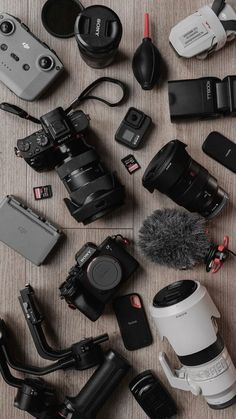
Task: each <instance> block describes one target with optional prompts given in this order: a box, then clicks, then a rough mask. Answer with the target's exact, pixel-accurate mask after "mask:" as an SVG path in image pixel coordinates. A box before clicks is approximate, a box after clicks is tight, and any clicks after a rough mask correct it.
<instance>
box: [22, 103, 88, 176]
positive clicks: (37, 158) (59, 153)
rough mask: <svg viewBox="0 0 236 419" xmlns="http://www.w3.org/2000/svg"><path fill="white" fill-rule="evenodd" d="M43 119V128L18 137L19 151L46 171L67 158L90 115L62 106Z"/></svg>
mask: <svg viewBox="0 0 236 419" xmlns="http://www.w3.org/2000/svg"><path fill="white" fill-rule="evenodd" d="M40 122H41V124H42V129H41V130H39V131H37V132H35V133H33V134H31V135H29V136H28V137H26V138H24V139H20V140H18V141H17V148H16V149H15V151H16V155H17V156H19V157H23V158H24V160H25V161H26V163H28V164H29V166H30V167H32V168H33V169H34V170H36V171H37V172H44V171H48V170H52V169H55V167H56V166H57V165H59V164H60V163H62V162H63V160H64V159H65V157H66V153H68V152H69V151H70V149H71V146H72V144H71V142H72V141H73V140H76V139H79V138H81V135H82V133H84V132H85V131H86V129H87V128H88V126H89V117H88V116H87V115H85V114H84V112H83V111H74V112H72V113H71V114H70V115H67V114H66V113H65V111H64V110H63V109H62V108H61V107H59V108H56V109H54V110H53V111H51V112H48V113H47V114H45V115H43V116H42V117H41V118H40ZM62 146H64V147H62ZM77 148H78V145H77Z"/></svg>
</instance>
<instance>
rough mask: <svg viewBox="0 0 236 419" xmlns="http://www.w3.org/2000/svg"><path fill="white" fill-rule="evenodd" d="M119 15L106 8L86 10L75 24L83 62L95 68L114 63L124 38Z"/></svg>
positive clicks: (96, 7)
mask: <svg viewBox="0 0 236 419" xmlns="http://www.w3.org/2000/svg"><path fill="white" fill-rule="evenodd" d="M122 32H123V29H122V24H121V21H120V19H119V17H118V16H117V14H116V13H115V12H114V11H113V10H111V9H109V8H108V7H105V6H90V7H87V8H86V9H84V10H83V11H82V12H81V13H80V14H79V16H78V17H77V19H76V22H75V38H76V41H77V43H78V46H79V50H80V54H81V56H82V58H83V60H84V61H85V62H86V63H87V64H88V65H89V66H90V67H93V68H104V67H107V66H108V65H110V64H111V63H112V61H113V60H114V58H115V55H116V52H117V49H118V47H119V44H120V41H121V38H122Z"/></svg>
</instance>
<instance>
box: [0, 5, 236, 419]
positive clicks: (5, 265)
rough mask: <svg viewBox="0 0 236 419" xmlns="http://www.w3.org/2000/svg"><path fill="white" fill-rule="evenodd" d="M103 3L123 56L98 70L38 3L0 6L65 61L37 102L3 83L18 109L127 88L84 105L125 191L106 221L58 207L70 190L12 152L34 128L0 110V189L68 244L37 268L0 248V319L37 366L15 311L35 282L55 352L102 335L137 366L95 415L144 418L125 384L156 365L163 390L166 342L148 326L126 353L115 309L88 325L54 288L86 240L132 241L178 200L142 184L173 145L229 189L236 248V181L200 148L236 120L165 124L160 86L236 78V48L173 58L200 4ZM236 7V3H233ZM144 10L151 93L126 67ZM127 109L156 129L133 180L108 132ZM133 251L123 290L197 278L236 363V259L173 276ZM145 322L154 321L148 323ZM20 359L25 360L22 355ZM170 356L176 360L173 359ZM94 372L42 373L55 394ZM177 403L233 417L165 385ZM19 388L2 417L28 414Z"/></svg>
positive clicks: (3, 395) (228, 219)
mask: <svg viewBox="0 0 236 419" xmlns="http://www.w3.org/2000/svg"><path fill="white" fill-rule="evenodd" d="M94 3H95V2H94V1H92V0H84V5H90V4H94ZM99 3H102V4H105V5H106V6H110V7H111V8H113V9H114V10H115V11H116V12H117V13H118V15H119V16H120V18H121V20H122V22H123V26H124V36H123V39H122V42H121V52H122V59H121V57H120V59H119V60H118V61H117V62H116V63H115V64H113V65H112V66H111V67H109V68H107V69H105V70H104V71H103V70H93V69H90V68H89V67H87V66H86V65H85V63H84V62H83V61H82V60H81V58H80V55H79V51H78V49H77V46H76V43H75V40H74V39H70V40H60V39H56V38H53V37H52V36H50V35H49V34H48V33H47V32H46V31H45V29H44V28H43V26H42V24H41V19H40V12H41V8H42V6H43V4H44V0H37V1H35V0H21V1H18V0H0V6H1V10H2V11H6V12H8V13H11V14H13V15H15V16H18V17H19V18H20V19H21V20H22V21H23V22H24V23H26V24H27V25H28V26H29V27H30V28H31V30H32V31H33V32H34V33H35V34H36V35H38V36H39V37H40V38H41V39H42V40H44V41H45V42H47V43H48V44H49V45H50V46H51V47H52V48H53V49H55V51H57V53H58V55H59V56H60V57H61V59H62V61H63V62H64V64H65V66H66V68H67V71H68V75H67V77H65V78H64V79H63V78H62V79H61V81H60V82H59V83H57V85H56V88H55V87H54V88H52V89H51V90H50V94H48V95H47V97H44V98H42V99H41V100H39V101H36V102H34V103H30V104H27V103H24V102H23V101H21V100H20V99H18V98H17V97H15V96H14V95H13V94H12V93H11V92H10V91H9V90H7V88H6V87H4V86H3V85H1V90H0V100H1V102H3V101H6V102H7V101H8V102H11V103H15V104H17V105H20V106H23V107H24V108H26V109H28V110H30V112H31V113H32V114H34V115H36V116H40V115H42V114H44V113H46V112H47V111H49V110H51V109H53V108H55V107H57V106H58V105H61V106H67V104H68V103H70V102H71V100H72V99H73V98H74V97H75V95H76V94H78V93H79V92H81V91H82V89H84V88H85V87H86V86H87V85H88V84H89V83H91V82H92V81H93V80H95V79H96V78H98V77H100V76H102V75H106V76H111V77H116V78H119V79H121V80H124V81H125V82H126V83H127V84H128V85H129V88H130V98H129V102H128V103H127V104H126V105H125V106H123V107H120V108H114V109H108V108H105V107H104V106H103V105H101V104H99V103H96V102H89V103H86V104H85V105H84V106H83V110H84V111H86V112H88V113H89V114H90V117H91V127H92V129H93V131H94V134H95V138H96V141H97V142H98V144H97V146H98V150H100V152H101V155H102V156H104V159H105V160H106V161H107V163H108V164H109V165H110V167H113V168H114V169H115V170H116V171H117V172H118V174H119V177H120V179H121V180H122V181H123V183H124V184H125V185H126V188H127V191H128V199H127V205H126V206H124V207H123V208H122V209H121V210H119V211H117V212H115V213H114V214H113V215H112V216H109V217H108V218H104V219H102V220H100V221H98V222H96V223H93V224H91V225H89V226H88V228H85V227H83V226H82V225H80V224H77V223H76V222H75V221H74V220H73V219H72V217H71V216H70V215H69V213H68V212H67V209H66V207H65V205H64V204H63V201H62V200H63V198H64V197H65V196H66V190H65V188H64V186H63V185H62V183H61V182H60V180H59V178H58V177H57V175H56V173H55V172H50V173H44V174H37V173H36V172H34V171H33V170H31V169H30V168H29V167H27V165H26V163H25V162H24V161H23V160H21V159H17V158H16V157H15V155H14V152H13V147H14V146H15V144H16V140H17V139H18V138H23V137H25V136H26V135H29V134H30V133H32V132H34V131H35V130H36V129H37V126H34V125H33V124H32V123H30V122H28V123H27V122H26V121H24V120H21V119H17V118H14V117H13V116H11V115H7V114H3V113H1V115H0V117H1V133H0V138H1V139H0V141H1V148H0V192H1V195H5V194H13V195H16V196H17V197H18V198H20V199H22V200H25V201H26V202H27V203H28V204H29V206H31V207H32V208H34V209H35V210H36V211H39V212H40V213H41V214H43V215H45V217H47V218H49V219H51V220H52V221H54V222H56V223H58V224H59V225H60V226H61V227H63V228H64V230H65V233H66V236H67V240H66V242H65V243H64V244H63V245H62V247H61V248H60V249H59V250H58V252H57V253H56V255H55V256H54V257H53V258H52V260H51V262H50V263H49V264H48V265H45V266H42V267H40V268H38V267H35V266H33V265H32V264H31V263H30V262H27V261H25V260H24V259H23V258H22V257H21V256H19V255H17V254H16V253H14V252H13V251H12V250H10V249H8V248H7V247H5V246H4V245H2V244H0V261H1V264H0V269H1V270H0V277H1V292H0V315H1V317H2V318H4V319H5V320H6V322H7V323H8V324H9V325H10V326H11V327H12V329H13V331H14V332H15V334H16V338H17V340H18V343H19V348H20V350H18V348H15V355H16V356H18V357H19V358H21V359H22V360H25V361H27V362H32V363H36V364H37V365H43V364H44V363H43V362H42V360H41V359H40V358H39V357H38V355H37V354H36V350H35V348H34V346H33V344H32V340H31V337H30V336H29V332H28V330H27V327H26V324H25V321H24V318H23V315H22V312H21V308H20V305H19V303H18V299H17V297H18V293H19V290H20V289H21V288H23V287H24V285H25V283H29V282H30V283H31V284H32V286H33V287H34V288H35V290H36V292H37V295H38V298H39V301H40V302H41V303H42V307H43V308H44V311H45V314H46V318H47V319H48V320H49V322H50V325H51V327H52V328H53V330H54V335H55V336H54V337H50V336H49V340H50V342H51V343H52V344H54V345H58V346H62V347H64V346H66V345H70V344H72V343H73V342H76V341H78V340H79V339H80V338H82V337H83V336H91V335H93V336H96V335H97V334H99V333H103V332H108V333H109V335H110V339H111V345H112V346H114V348H116V349H118V350H120V351H121V352H122V353H123V354H124V355H125V356H126V357H127V358H128V359H129V360H130V362H131V363H132V364H133V367H134V370H133V371H132V372H131V373H130V374H129V377H128V378H127V380H126V381H125V382H123V384H122V385H121V386H120V388H119V390H118V391H117V393H116V394H115V395H114V397H113V398H112V399H111V400H110V401H109V402H108V403H107V405H106V407H105V408H104V409H103V411H102V413H101V414H100V416H99V417H100V418H101V419H128V418H133V419H141V418H145V417H146V416H145V415H144V413H143V412H142V411H141V409H140V408H139V407H138V405H137V403H136V402H135V401H134V400H133V398H132V397H131V395H130V393H129V391H128V389H127V384H128V382H129V381H130V379H131V378H132V377H133V376H134V375H135V374H136V373H137V372H140V371H143V370H144V369H149V368H151V369H153V370H154V371H155V372H156V373H157V374H158V375H159V377H160V378H161V379H162V380H163V382H164V383H165V384H167V380H166V378H165V376H164V374H163V372H162V369H161V367H160V364H159V361H158V353H159V351H160V350H161V349H163V347H165V348H166V349H167V351H168V353H169V354H170V356H171V357H172V358H173V355H172V354H173V353H172V351H171V349H170V348H169V347H168V345H167V344H164V345H163V344H162V343H161V342H160V340H159V339H158V337H157V335H156V330H155V327H154V324H153V323H151V326H152V333H153V337H154V343H153V345H152V346H150V347H148V348H146V349H142V350H139V351H136V352H134V353H131V352H127V351H125V349H124V347H123V344H122V342H121V339H120V336H119V331H118V326H117V323H116V320H115V318H114V315H113V314H112V310H111V308H109V307H108V308H107V310H106V313H105V314H104V315H103V316H102V317H101V318H100V319H99V320H98V321H97V322H96V323H95V324H93V323H91V322H90V321H89V320H87V319H86V318H85V317H84V316H83V315H82V314H80V313H79V312H78V311H71V310H69V309H68V308H67V307H66V304H65V302H63V301H60V299H59V297H58V286H59V285H60V283H61V282H62V280H64V278H65V277H66V274H67V271H68V269H69V268H70V267H71V266H72V264H73V263H74V255H75V253H76V251H77V250H78V249H79V248H80V247H81V246H82V245H83V244H84V243H85V242H87V241H94V242H95V243H97V244H99V243H100V242H101V241H102V240H103V239H104V238H105V237H106V236H107V235H109V234H113V233H117V232H121V233H124V234H125V235H126V236H128V237H130V238H131V239H134V241H135V242H136V241H137V237H138V230H139V228H140V226H141V223H142V221H143V219H144V218H145V217H146V216H147V215H149V214H150V213H151V212H152V211H153V210H155V209H157V208H164V207H173V206H174V204H173V203H172V202H171V201H170V200H169V199H168V198H167V197H165V196H163V195H160V194H158V193H154V195H151V194H149V193H148V192H147V191H146V190H144V188H143V187H142V186H141V177H142V174H143V171H144V168H145V167H146V165H147V164H148V162H149V161H150V159H151V158H152V157H153V155H154V154H155V153H156V152H157V150H159V149H160V148H161V146H162V145H164V144H165V143H166V142H168V141H170V140H171V139H175V138H178V139H180V140H183V141H184V142H185V143H187V144H188V146H189V151H190V152H191V155H192V156H193V157H194V158H195V159H196V160H198V161H199V162H200V163H201V164H203V165H205V166H206V167H207V168H208V169H209V170H210V171H211V172H212V173H213V174H214V175H215V176H216V177H217V178H218V179H219V180H220V183H221V185H222V186H223V187H224V188H226V190H227V191H228V192H229V193H230V197H231V205H230V206H229V207H228V209H227V210H226V211H224V213H223V214H222V216H220V217H218V218H217V220H215V221H214V222H212V230H213V235H214V237H215V238H216V239H217V238H218V239H221V238H222V236H223V235H224V233H227V234H230V235H231V243H232V244H231V246H232V248H233V249H236V234H235V233H236V225H235V212H234V211H235V208H234V205H235V200H236V196H235V186H236V178H235V175H233V174H232V173H231V172H229V171H227V170H226V169H224V168H223V167H222V166H220V165H219V164H217V163H215V162H214V161H213V160H211V159H210V158H208V157H207V156H206V155H204V154H203V152H202V151H201V146H202V143H203V141H204V139H205V138H206V136H207V135H208V133H209V132H211V131H212V130H218V131H220V132H222V133H223V134H225V135H226V136H228V137H229V138H232V139H234V134H235V120H234V119H233V118H225V119H219V120H216V121H207V122H206V121H205V122H194V123H180V124H178V125H176V124H171V123H170V118H169V111H168V100H167V83H166V80H167V79H168V78H169V79H177V78H194V77H201V76H204V75H212V76H218V77H221V78H223V77H225V76H226V75H229V74H235V69H236V43H232V44H231V45H229V46H227V47H226V48H225V49H224V50H222V51H221V52H219V53H218V54H215V55H214V56H213V57H211V58H210V59H208V60H206V61H204V62H201V61H197V60H195V59H193V60H189V61H185V60H181V59H180V58H178V57H177V55H175V53H174V52H173V50H172V49H171V47H170V46H169V43H168V36H169V32H170V29H171V27H172V26H173V25H174V24H175V23H177V22H178V21H179V20H180V19H182V18H184V17H185V16H187V15H188V14H189V13H190V12H191V11H194V10H196V9H197V7H199V6H202V5H204V4H205V1H204V0H158V1H157V0H127V1H125V0H100V1H99ZM231 3H232V4H233V3H234V6H236V2H235V1H233V0H232V1H231ZM146 11H149V12H150V14H151V21H152V36H153V39H154V41H155V42H156V43H157V45H158V47H159V48H160V51H161V53H162V55H163V57H164V60H165V63H166V65H167V68H168V72H167V73H168V74H165V75H164V76H165V77H164V78H165V82H164V83H162V85H161V86H160V87H159V88H157V89H155V90H153V91H152V92H146V93H145V92H143V91H141V89H140V87H139V85H138V84H137V83H136V81H135V80H134V77H133V75H132V70H131V57H132V55H133V53H134V50H135V49H136V47H137V46H138V44H139V43H140V42H141V39H142V26H143V13H144V12H146ZM129 106H135V107H137V108H140V109H142V110H143V111H144V112H146V113H147V114H149V115H150V116H151V117H152V118H153V121H154V123H155V129H154V130H153V131H152V135H151V137H150V138H149V140H148V142H147V144H146V146H145V148H144V149H143V151H137V152H136V153H135V156H136V158H137V159H138V161H139V162H140V164H141V166H142V170H140V171H139V172H137V173H136V174H135V175H134V176H129V174H127V172H126V170H125V168H124V167H123V165H122V163H121V158H123V157H124V156H126V155H127V154H128V153H129V150H128V149H126V148H124V147H122V146H121V145H119V144H117V143H115V141H114V133H115V131H116V129H117V127H118V124H119V123H120V121H121V119H122V118H123V116H124V115H125V113H126V110H127V109H128V107H129ZM46 184H51V185H52V188H53V193H54V196H53V198H52V199H50V200H45V201H41V202H35V201H34V199H33V193H32V188H33V187H34V186H38V185H46ZM134 254H135V255H136V257H137V258H138V259H139V260H140V263H141V265H142V270H141V271H140V273H139V274H137V275H136V276H135V278H134V279H133V280H132V281H130V283H129V285H128V287H127V288H126V289H125V290H123V292H128V291H134V290H135V291H137V292H139V293H140V294H141V295H142V297H143V299H144V302H145V306H146V307H147V308H148V305H149V304H150V303H151V301H152V298H153V296H154V294H155V293H156V292H157V290H159V289H160V288H161V287H163V286H165V285H167V284H168V283H170V282H173V281H175V280H177V279H182V278H184V279H185V278H193V279H197V280H200V281H201V282H202V283H204V284H206V285H207V286H208V289H209V290H210V292H211V295H212V297H213V298H214V300H215V302H216V303H217V305H218V307H219V310H220V312H221V314H222V318H221V320H220V322H219V326H220V330H221V331H222V333H223V336H224V338H225V341H226V343H227V346H228V349H229V351H230V353H231V354H232V357H233V360H234V362H236V355H235V346H236V305H235V296H236V281H235V261H233V260H231V261H229V262H228V263H227V266H225V267H224V269H223V270H222V271H221V272H220V273H219V274H218V275H217V276H214V277H212V275H211V274H208V275H207V274H206V273H205V272H204V267H199V268H197V269H196V270H194V271H192V272H184V273H181V272H176V271H174V270H168V269H165V268H159V267H157V266H154V265H151V264H149V263H147V262H146V261H145V259H144V258H143V257H142V256H141V255H140V254H139V250H138V249H137V247H136V246H134ZM150 321H151V319H150ZM22 353H24V354H25V355H24V356H23V355H20V354H22ZM173 359H174V358H173ZM90 375H91V371H87V372H84V373H81V372H66V373H63V372H59V373H55V374H52V375H50V376H48V377H47V381H48V382H50V383H54V384H56V387H57V388H58V389H59V390H61V394H62V395H64V394H67V395H75V394H77V393H78V391H79V390H80V389H81V388H82V386H83V385H84V383H85V382H86V381H87V380H88V377H89V376H90ZM170 392H171V394H172V395H173V397H174V398H175V399H176V401H177V404H178V406H179V414H178V416H177V417H178V418H179V419H190V418H198V419H213V418H214V419H215V418H216V419H230V418H234V417H236V407H232V408H229V409H227V410H225V411H221V412H215V411H212V410H210V409H209V408H208V407H207V405H206V403H205V401H204V400H203V399H202V398H201V397H198V398H197V397H194V396H192V395H191V394H187V393H184V392H181V391H176V390H174V389H170ZM14 396H15V390H14V389H11V388H9V387H8V386H7V385H5V383H4V382H3V381H2V380H0V400H1V415H0V417H2V418H4V419H5V418H7V419H16V418H17V419H23V418H25V419H26V418H28V417H29V415H27V414H24V413H21V412H20V411H18V410H16V409H15V408H14V407H13V399H14Z"/></svg>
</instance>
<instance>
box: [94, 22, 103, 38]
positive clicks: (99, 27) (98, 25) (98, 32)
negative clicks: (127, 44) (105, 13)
mask: <svg viewBox="0 0 236 419" xmlns="http://www.w3.org/2000/svg"><path fill="white" fill-rule="evenodd" d="M101 22H102V20H101V19H99V18H98V19H97V22H96V32H95V35H96V36H100V29H101Z"/></svg>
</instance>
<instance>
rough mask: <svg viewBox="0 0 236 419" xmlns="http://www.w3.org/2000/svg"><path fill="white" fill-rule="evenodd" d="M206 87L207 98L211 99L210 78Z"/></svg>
mask: <svg viewBox="0 0 236 419" xmlns="http://www.w3.org/2000/svg"><path fill="white" fill-rule="evenodd" d="M206 89H207V100H211V99H212V92H211V82H210V80H208V81H207V84H206Z"/></svg>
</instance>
